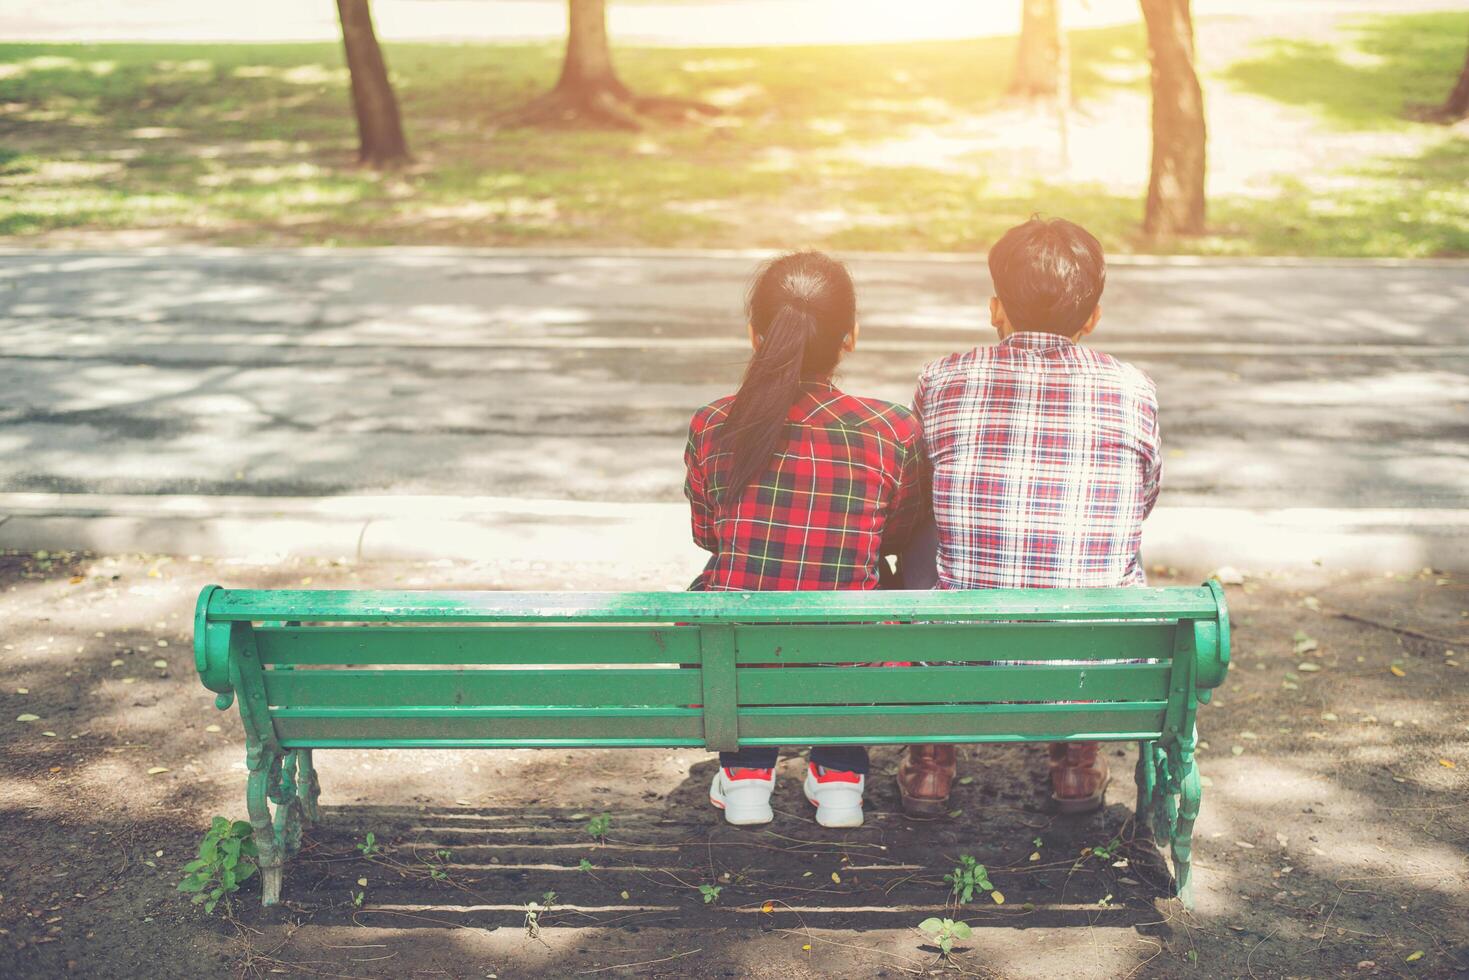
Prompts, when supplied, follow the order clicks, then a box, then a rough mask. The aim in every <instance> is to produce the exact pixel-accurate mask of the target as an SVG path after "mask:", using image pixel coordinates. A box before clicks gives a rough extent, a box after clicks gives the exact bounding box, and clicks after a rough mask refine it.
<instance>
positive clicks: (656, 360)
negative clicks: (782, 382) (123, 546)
mask: <svg viewBox="0 0 1469 980" xmlns="http://www.w3.org/2000/svg"><path fill="white" fill-rule="evenodd" d="M756 261H757V258H756V257H755V256H753V255H742V254H741V255H731V254H710V253H703V254H692V255H688V254H681V255H673V254H661V253H646V252H645V253H636V254H625V255H588V254H565V253H562V254H547V253H525V254H520V253H514V254H512V253H505V252H491V251H460V250H439V249H429V250H405V249H393V250H367V251H330V250H325V251H300V250H226V249H217V250H215V249H211V250H192V249H191V250H178V251H167V250H164V251H148V250H138V251H129V252H120V253H88V252H45V251H37V252H27V251H6V252H0V496H3V495H7V494H8V495H11V496H12V497H13V496H14V495H15V494H17V493H23V492H31V493H47V492H60V493H65V494H75V495H97V494H123V495H157V494H169V495H179V494H186V495H187V494H204V495H230V496H233V497H239V496H245V497H282V498H284V497H291V498H315V497H322V496H329V497H342V496H349V497H350V496H360V495H364V494H367V495H372V494H418V495H431V496H435V497H438V496H455V497H476V496H493V497H497V498H515V499H521V500H526V501H547V500H552V501H568V500H569V501H600V502H664V503H676V502H677V501H679V500H680V491H681V479H682V463H681V450H682V444H683V438H684V431H685V425H686V424H687V420H688V417H689V415H690V413H691V412H692V411H693V410H694V408H696V407H697V406H698V405H699V404H701V403H702V402H704V401H706V400H708V399H710V398H713V397H716V396H718V395H721V394H724V393H726V392H728V391H730V390H732V389H733V387H734V386H735V385H736V383H737V381H738V378H739V374H740V370H741V367H742V364H743V362H744V359H745V356H746V350H745V348H744V340H743V336H742V335H743V319H742V309H741V304H742V299H743V293H744V289H745V286H746V282H747V280H748V278H749V275H750V272H751V270H752V269H753V268H754V266H755V264H756ZM852 268H853V273H854V276H855V278H856V280H857V283H858V289H859V302H860V308H861V319H862V325H863V331H862V335H861V343H860V344H859V348H858V350H857V352H856V353H855V354H854V355H853V356H851V357H850V359H849V360H848V362H847V364H846V366H845V368H844V371H843V374H842V376H841V377H840V379H839V383H840V384H841V385H842V386H844V387H845V388H847V389H848V390H850V391H854V392H859V393H863V394H871V395H878V396H883V397H887V398H891V399H894V400H898V401H904V402H906V401H907V400H908V399H909V398H910V396H911V393H912V385H913V378H914V376H915V375H916V373H917V371H918V370H919V368H920V367H921V366H922V365H923V363H924V362H926V361H928V360H930V359H932V358H935V357H938V356H941V355H942V354H944V353H947V352H949V351H952V350H956V349H961V348H965V347H968V346H971V345H974V344H976V343H980V344H982V343H989V342H991V341H992V340H993V333H992V331H991V330H990V328H989V327H988V326H987V320H986V315H985V310H984V304H985V303H986V301H987V298H988V296H989V283H988V279H987V275H986V271H985V267H984V264H983V262H982V261H980V260H979V259H965V258H962V257H959V258H954V257H939V258H922V257H904V258H899V257H859V258H857V259H855V260H854V261H853V263H852ZM1466 309H1469V265H1465V264H1461V263H1442V264H1432V263H1417V264H1394V263H1373V264H1366V263H1291V262H1286V263H1232V262H1219V261H1210V262H1200V261H1183V262H1167V263H1163V262H1158V261H1145V260H1135V261H1129V262H1119V263H1117V264H1115V265H1114V266H1113V268H1112V270H1111V273H1110V276H1109V283H1108V288H1107V293H1106V296H1105V297H1104V314H1103V319H1102V324H1101V326H1100V328H1099V329H1098V331H1097V333H1096V334H1095V335H1094V339H1095V343H1096V345H1097V346H1098V347H1100V348H1101V349H1103V350H1107V351H1110V352H1112V353H1114V354H1116V355H1118V356H1120V357H1123V358H1125V359H1127V360H1130V361H1133V362H1134V363H1136V364H1138V365H1139V366H1140V367H1142V368H1143V369H1144V370H1146V371H1147V372H1148V373H1149V374H1151V375H1152V376H1153V377H1154V378H1155V379H1156V381H1157V382H1158V386H1159V391H1160V399H1161V403H1162V412H1163V422H1162V425H1163V436H1164V441H1165V445H1166V458H1165V464H1164V465H1165V469H1164V481H1165V490H1164V494H1163V498H1162V501H1161V503H1162V504H1163V505H1164V506H1168V507H1174V508H1247V509H1248V508H1257V509H1258V508H1264V509H1278V508H1327V509H1335V510H1340V509H1347V510H1363V509H1384V508H1386V509H1394V510H1398V509H1412V510H1418V511H1422V510H1435V511H1438V512H1446V511H1457V510H1460V509H1463V508H1466V507H1469V440H1466V436H1469V316H1466V314H1465V312H1464V311H1465V310H1466ZM3 510H4V507H3V506H0V512H3Z"/></svg>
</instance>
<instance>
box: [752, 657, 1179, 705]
mask: <svg viewBox="0 0 1469 980" xmlns="http://www.w3.org/2000/svg"><path fill="white" fill-rule="evenodd" d="M1171 669H1172V668H1171V665H1169V664H1098V665H1096V666H1091V667H1084V668H1077V667H1065V666H1060V667H1053V666H1031V665H1026V666H1018V665H1007V666H1005V667H1003V668H996V667H865V668H851V669H848V668H843V667H835V668H833V667H787V668H785V669H783V670H766V669H763V668H759V667H748V668H742V669H740V670H739V671H738V674H739V692H740V703H741V704H745V705H800V704H922V703H936V704H944V703H950V702H983V701H1166V700H1167V699H1168V677H1169V673H1170V671H1171Z"/></svg>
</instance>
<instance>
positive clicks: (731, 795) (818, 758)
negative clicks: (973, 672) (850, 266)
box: [684, 252, 922, 827]
mask: <svg viewBox="0 0 1469 980" xmlns="http://www.w3.org/2000/svg"><path fill="white" fill-rule="evenodd" d="M747 313H748V316H749V333H750V345H751V347H752V348H753V349H754V354H753V356H752V357H751V358H750V363H749V366H748V367H747V368H746V369H745V377H744V381H743V382H742V383H741V384H740V388H739V391H737V392H736V393H735V394H734V395H732V396H727V397H725V398H721V399H719V400H717V401H715V402H712V403H710V404H708V405H706V406H704V407H703V408H701V409H699V410H698V411H697V412H695V413H694V418H693V421H692V422H691V423H690V425H689V441H688V448H687V449H686V451H685V453H684V463H685V465H686V466H687V469H688V479H687V482H686V483H685V486H684V492H685V494H686V495H687V496H688V498H689V505H690V508H691V510H692V514H693V531H694V540H695V542H697V543H698V545H699V546H700V547H701V548H703V549H705V550H706V551H708V552H709V553H710V555H711V557H710V559H709V563H708V565H707V566H706V567H705V569H704V571H703V573H702V574H701V575H700V576H699V578H698V579H697V580H696V581H695V583H694V585H693V588H695V589H701V590H706V589H720V590H755V591H795V590H807V589H811V590H816V589H875V588H877V587H878V580H879V567H880V566H881V565H882V564H883V556H884V555H888V554H893V553H895V552H896V551H897V550H898V549H899V548H901V547H902V545H903V544H904V541H905V539H906V537H907V536H908V534H909V532H910V531H911V529H912V527H913V524H914V521H915V518H916V516H917V514H918V511H919V508H920V500H919V483H920V480H919V474H920V467H921V462H922V461H921V450H920V441H919V431H918V423H917V421H916V419H915V417H914V416H913V415H912V414H911V413H910V412H909V411H908V410H907V409H906V408H904V407H902V406H900V405H895V404H893V403H892V402H886V401H881V400H879V399H876V398H858V397H856V396H853V395H848V394H845V393H844V392H842V391H840V390H839V389H838V388H837V387H836V386H835V385H834V384H833V383H832V375H833V374H834V373H835V372H836V368H837V364H838V363H839V362H840V360H841V358H842V355H843V354H844V353H850V352H851V351H853V350H855V349H856V346H857V334H858V328H857V302H856V295H855V292H854V290H853V288H852V279H851V276H850V275H848V273H847V270H846V267H845V266H843V265H842V264H841V263H840V262H838V261H836V260H835V259H833V258H831V257H830V256H827V255H824V254H822V253H820V252H796V253H792V254H789V255H783V256H781V257H780V258H777V259H775V260H773V261H771V262H769V263H767V264H766V265H765V266H763V267H762V268H761V269H760V270H759V272H758V273H757V274H756V276H755V281H754V284H753V285H752V286H751V288H750V295H749V298H748V301H747ZM775 763H776V750H775V749H773V748H772V749H765V748H750V749H741V750H740V751H738V752H725V753H721V754H720V767H719V770H718V771H717V772H716V773H715V776H714V783H713V785H712V786H711V787H710V790H709V798H710V801H711V802H712V803H713V804H714V805H715V806H717V807H719V808H721V809H722V810H724V816H725V819H726V820H727V821H728V822H729V823H732V824H737V825H748V824H760V823H769V822H770V820H771V819H773V812H772V810H771V807H770V794H771V792H772V790H773V789H774V787H775ZM866 772H867V750H866V749H865V748H862V747H860V746H816V747H815V748H813V749H812V750H811V762H810V765H809V767H808V773H807V776H806V781H805V791H806V797H807V799H809V800H810V801H811V802H812V803H814V804H816V807H817V810H816V819H817V822H818V823H820V824H822V825H823V826H827V827H855V826H860V825H861V823H862V791H863V788H864V785H865V777H866Z"/></svg>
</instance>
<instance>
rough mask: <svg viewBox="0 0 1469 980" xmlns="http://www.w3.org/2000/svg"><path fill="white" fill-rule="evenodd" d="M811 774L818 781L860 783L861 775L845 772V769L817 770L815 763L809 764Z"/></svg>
mask: <svg viewBox="0 0 1469 980" xmlns="http://www.w3.org/2000/svg"><path fill="white" fill-rule="evenodd" d="M811 775H813V776H815V777H816V781H817V782H818V783H860V782H862V777H861V776H860V775H859V774H857V773H855V772H847V771H846V770H845V769H828V770H826V772H825V773H822V772H819V771H817V768H816V765H815V763H812V764H811Z"/></svg>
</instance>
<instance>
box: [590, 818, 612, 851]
mask: <svg viewBox="0 0 1469 980" xmlns="http://www.w3.org/2000/svg"><path fill="white" fill-rule="evenodd" d="M611 829H612V815H611V814H610V813H603V814H600V815H598V816H595V817H593V818H592V819H590V820H588V821H587V834H588V835H590V836H591V837H592V839H594V840H596V841H597V842H598V843H601V844H605V843H606V842H607V831H609V830H611Z"/></svg>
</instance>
